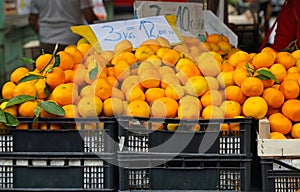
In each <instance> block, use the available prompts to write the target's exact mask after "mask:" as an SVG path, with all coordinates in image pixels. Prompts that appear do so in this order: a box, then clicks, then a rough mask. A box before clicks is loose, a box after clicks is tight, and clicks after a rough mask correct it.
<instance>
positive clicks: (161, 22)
mask: <svg viewBox="0 0 300 192" xmlns="http://www.w3.org/2000/svg"><path fill="white" fill-rule="evenodd" d="M90 27H91V29H92V31H93V33H94V34H95V36H96V38H97V40H98V42H99V44H100V47H101V48H102V50H113V48H114V47H115V45H116V44H117V43H118V42H119V41H121V40H129V41H131V42H132V44H133V47H135V48H136V47H138V46H140V44H141V43H142V42H143V41H145V40H147V39H155V38H157V37H164V38H166V39H168V40H169V42H170V43H171V44H175V43H178V42H180V39H179V38H178V36H177V34H176V33H175V31H174V30H173V28H172V27H171V25H170V24H169V23H168V21H167V19H166V18H165V17H164V16H156V17H147V18H141V19H131V20H122V21H114V22H107V23H99V24H93V25H90Z"/></svg>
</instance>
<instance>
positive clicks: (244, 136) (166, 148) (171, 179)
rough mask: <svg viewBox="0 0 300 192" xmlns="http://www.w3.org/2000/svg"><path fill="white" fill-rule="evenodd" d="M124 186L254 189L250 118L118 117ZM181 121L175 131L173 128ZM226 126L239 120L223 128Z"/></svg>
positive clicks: (140, 188) (253, 123) (136, 188)
mask: <svg viewBox="0 0 300 192" xmlns="http://www.w3.org/2000/svg"><path fill="white" fill-rule="evenodd" d="M118 123H119V139H120V150H119V152H118V163H119V190H120V191H128V190H133V191H143V190H157V191H161V190H182V191H187V190H196V191H199V190H204V191H208V190H225V191H250V190H251V188H252V186H251V185H252V184H251V177H252V176H251V170H252V160H253V156H252V150H251V142H252V141H251V132H252V131H253V130H255V126H256V125H257V123H256V120H254V119H251V118H240V119H239V118H233V119H211V120H208V119H207V120H198V121H192V120H179V119H159V118H151V119H149V118H137V117H136V118H133V117H119V118H118ZM174 124H179V126H178V127H177V130H176V131H170V130H168V127H170V126H171V125H174ZM223 124H236V125H237V124H239V125H240V129H239V130H235V131H230V130H229V131H228V130H224V131H220V127H221V126H222V125H223Z"/></svg>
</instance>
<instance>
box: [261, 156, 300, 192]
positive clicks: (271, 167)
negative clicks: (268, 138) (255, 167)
mask: <svg viewBox="0 0 300 192" xmlns="http://www.w3.org/2000/svg"><path fill="white" fill-rule="evenodd" d="M282 160H283V159H262V160H261V169H262V187H263V191H275V192H295V191H297V190H298V189H300V169H299V167H298V168H297V167H295V166H293V165H291V164H289V163H287V162H284V161H282Z"/></svg>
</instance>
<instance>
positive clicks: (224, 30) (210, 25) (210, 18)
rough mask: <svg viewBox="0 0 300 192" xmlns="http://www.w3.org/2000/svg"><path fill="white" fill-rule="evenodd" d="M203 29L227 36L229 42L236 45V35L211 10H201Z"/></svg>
mask: <svg viewBox="0 0 300 192" xmlns="http://www.w3.org/2000/svg"><path fill="white" fill-rule="evenodd" d="M203 17H204V23H205V31H207V33H208V34H212V33H218V34H222V35H225V36H227V37H228V39H229V42H230V43H231V44H232V45H234V46H235V47H237V44H238V37H237V35H236V34H235V33H234V32H233V31H232V30H231V29H230V28H229V27H228V26H227V25H225V24H224V23H223V22H222V21H221V20H220V19H219V18H218V17H217V16H216V15H215V14H214V13H213V12H212V11H210V10H204V11H203Z"/></svg>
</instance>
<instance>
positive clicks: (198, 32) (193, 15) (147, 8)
mask: <svg viewBox="0 0 300 192" xmlns="http://www.w3.org/2000/svg"><path fill="white" fill-rule="evenodd" d="M134 9H135V17H137V18H143V17H150V16H158V15H170V14H171V15H176V18H177V21H176V26H177V28H178V29H179V32H180V34H181V35H184V36H196V37H198V38H199V39H201V38H203V37H204V38H205V32H204V21H203V14H202V10H203V4H202V3H178V2H177V3H176V2H158V1H135V2H134Z"/></svg>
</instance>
